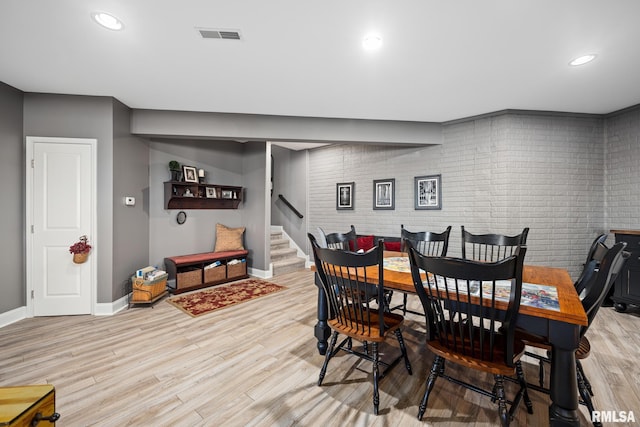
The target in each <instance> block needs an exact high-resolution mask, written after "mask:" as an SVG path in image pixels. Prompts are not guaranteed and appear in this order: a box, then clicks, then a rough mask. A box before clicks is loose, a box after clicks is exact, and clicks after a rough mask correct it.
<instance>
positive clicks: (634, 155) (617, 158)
mask: <svg viewBox="0 0 640 427" xmlns="http://www.w3.org/2000/svg"><path fill="white" fill-rule="evenodd" d="M605 133H606V142H607V145H606V153H607V155H606V165H605V166H606V174H605V185H606V189H607V204H606V207H607V209H606V213H607V216H606V227H605V228H606V229H607V230H611V229H633V230H638V229H640V107H636V108H634V109H632V110H629V111H625V112H621V113H620V114H616V115H614V116H612V117H610V118H608V119H607V125H606V127H605Z"/></svg>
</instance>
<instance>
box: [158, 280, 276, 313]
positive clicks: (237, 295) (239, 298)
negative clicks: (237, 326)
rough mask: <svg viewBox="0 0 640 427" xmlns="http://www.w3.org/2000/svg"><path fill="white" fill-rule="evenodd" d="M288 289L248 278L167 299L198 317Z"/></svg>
mask: <svg viewBox="0 0 640 427" xmlns="http://www.w3.org/2000/svg"><path fill="white" fill-rule="evenodd" d="M283 289H287V288H286V287H284V286H280V285H276V284H275V283H271V282H265V281H264V280H260V279H248V280H243V281H242V282H238V283H232V284H230V285H218V286H215V287H212V288H209V289H205V290H202V291H198V292H193V293H190V294H185V295H181V296H177V297H172V298H169V299H167V302H168V303H169V304H171V305H174V306H176V307H178V308H179V309H180V310H182V311H184V312H185V313H188V314H190V315H191V316H193V317H197V316H200V315H203V314H206V313H210V312H212V311H215V310H219V309H221V308H224V307H229V306H231V305H236V304H239V303H241V302H245V301H250V300H252V299H256V298H260V297H263V296H265V295H269V294H272V293H274V292H278V291H281V290H283Z"/></svg>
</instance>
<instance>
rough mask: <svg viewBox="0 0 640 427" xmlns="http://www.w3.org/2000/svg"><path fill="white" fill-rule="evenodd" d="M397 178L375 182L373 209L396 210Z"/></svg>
mask: <svg viewBox="0 0 640 427" xmlns="http://www.w3.org/2000/svg"><path fill="white" fill-rule="evenodd" d="M395 192H396V180H395V178H388V179H377V180H374V181H373V209H376V210H378V209H382V210H384V209H387V210H394V209H395V208H396V200H395V199H396V198H395Z"/></svg>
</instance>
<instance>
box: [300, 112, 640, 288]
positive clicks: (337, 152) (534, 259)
mask: <svg viewBox="0 0 640 427" xmlns="http://www.w3.org/2000/svg"><path fill="white" fill-rule="evenodd" d="M443 139H444V143H443V144H442V145H438V146H429V147H410V148H406V147H405V148H393V147H392V148H388V147H374V146H361V145H336V146H329V147H323V148H319V149H315V150H312V151H311V153H310V158H309V177H310V179H309V230H310V232H312V233H314V234H317V231H316V229H317V227H322V228H323V229H324V230H325V231H327V232H332V231H348V229H349V225H350V224H354V225H355V226H356V230H357V231H358V233H360V234H367V233H372V234H374V233H375V234H380V235H389V236H399V234H400V224H404V225H405V227H406V228H408V229H409V230H412V231H420V230H431V231H442V230H444V229H445V228H446V227H447V226H448V225H452V226H453V229H452V234H451V243H450V249H449V255H453V256H457V255H460V225H464V226H465V228H466V229H468V230H469V231H471V232H474V233H485V232H495V233H502V234H509V235H513V234H518V233H519V232H521V231H522V229H523V228H524V227H530V229H531V230H530V232H529V239H528V245H527V246H528V252H527V259H526V262H527V263H530V264H544V265H550V266H558V267H564V268H567V269H569V271H570V273H571V274H572V277H574V278H576V277H577V275H578V273H579V271H580V269H581V264H582V262H583V260H584V257H585V256H586V252H587V249H588V247H589V245H590V243H591V241H592V240H593V238H594V237H595V235H596V234H597V233H600V232H602V230H604V224H605V222H604V213H605V210H604V208H603V200H604V190H605V188H604V182H603V176H604V165H605V159H604V120H602V119H598V118H584V117H580V118H576V117H565V116H557V115H538V114H536V115H522V114H502V115H496V116H493V117H484V118H478V119H475V120H469V121H464V122H460V123H456V124H448V125H444V128H443ZM636 142H637V139H636ZM636 159H637V156H636ZM636 164H637V160H636ZM432 174H441V175H442V204H443V207H442V210H415V209H414V201H413V197H414V188H413V186H414V177H415V176H421V175H432ZM384 178H395V180H396V202H395V205H396V208H395V210H393V211H382V210H376V211H374V210H373V209H372V205H373V180H374V179H384ZM351 181H354V182H355V209H354V210H352V211H337V210H336V206H335V205H336V194H335V193H336V183H337V182H351Z"/></svg>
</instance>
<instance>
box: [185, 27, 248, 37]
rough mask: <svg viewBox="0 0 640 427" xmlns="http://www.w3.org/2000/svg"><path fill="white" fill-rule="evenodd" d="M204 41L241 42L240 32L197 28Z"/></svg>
mask: <svg viewBox="0 0 640 427" xmlns="http://www.w3.org/2000/svg"><path fill="white" fill-rule="evenodd" d="M196 29H197V30H198V32H199V33H200V36H201V37H202V38H203V39H223V40H240V31H237V30H212V29H206V28H196Z"/></svg>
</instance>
